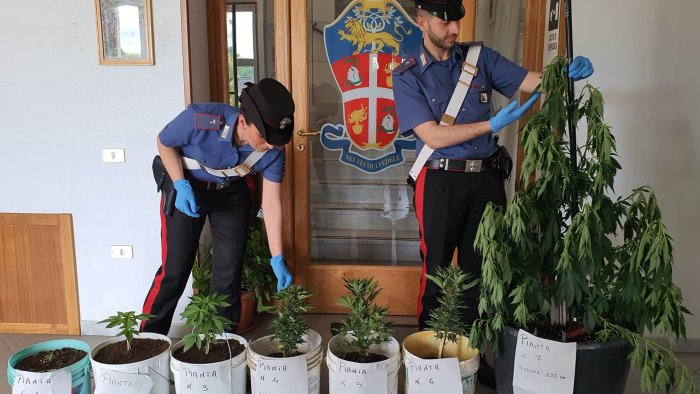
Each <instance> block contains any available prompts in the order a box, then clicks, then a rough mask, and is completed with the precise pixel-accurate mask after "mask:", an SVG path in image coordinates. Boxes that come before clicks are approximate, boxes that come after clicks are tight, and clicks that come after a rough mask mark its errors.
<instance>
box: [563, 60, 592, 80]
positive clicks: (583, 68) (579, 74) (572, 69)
mask: <svg viewBox="0 0 700 394" xmlns="http://www.w3.org/2000/svg"><path fill="white" fill-rule="evenodd" d="M568 69H569V77H570V78H573V79H574V81H580V80H582V79H586V78H588V77H590V76H591V75H593V63H591V61H590V60H588V58H587V57H583V56H576V57H575V58H574V60H573V61H572V62H571V64H570V65H569V66H568Z"/></svg>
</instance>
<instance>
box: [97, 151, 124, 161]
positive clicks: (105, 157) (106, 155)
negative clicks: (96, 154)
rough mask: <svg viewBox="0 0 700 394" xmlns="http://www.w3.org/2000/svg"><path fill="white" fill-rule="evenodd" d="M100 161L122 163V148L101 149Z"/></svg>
mask: <svg viewBox="0 0 700 394" xmlns="http://www.w3.org/2000/svg"><path fill="white" fill-rule="evenodd" d="M102 161H103V162H105V163H124V162H125V161H126V160H125V155H124V148H109V149H102Z"/></svg>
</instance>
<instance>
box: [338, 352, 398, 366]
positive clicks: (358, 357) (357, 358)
mask: <svg viewBox="0 0 700 394" xmlns="http://www.w3.org/2000/svg"><path fill="white" fill-rule="evenodd" d="M387 358H388V357H387V356H385V355H383V354H377V353H369V354H368V355H367V357H366V358H365V359H363V358H362V354H360V353H359V352H350V353H345V355H343V357H342V359H343V360H345V361H352V362H354V363H362V364H368V363H376V362H379V361H384V360H386V359H387Z"/></svg>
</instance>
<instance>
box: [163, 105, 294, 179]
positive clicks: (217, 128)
mask: <svg viewBox="0 0 700 394" xmlns="http://www.w3.org/2000/svg"><path fill="white" fill-rule="evenodd" d="M237 119H238V109H237V108H236V107H232V106H230V105H226V104H221V103H206V104H190V105H188V106H187V109H186V110H184V111H182V112H181V113H180V114H179V115H178V116H177V117H176V118H175V119H173V120H172V121H171V122H170V123H168V124H167V125H166V126H165V128H163V130H162V131H161V132H160V134H159V138H160V143H161V144H163V145H165V146H168V147H171V148H177V149H178V150H179V151H180V155H182V156H185V157H189V158H191V159H194V160H197V161H198V162H200V163H201V164H203V165H205V166H207V167H209V168H214V169H217V170H221V169H226V168H233V167H235V166H237V165H238V164H241V163H243V162H244V161H245V159H246V157H248V155H250V154H251V153H252V152H253V147H251V146H250V145H248V144H246V145H243V146H236V143H235V140H234V138H233V134H234V131H235V126H236V120H237ZM226 125H228V126H229V128H228V129H226V128H225V126H226ZM252 170H253V172H261V171H262V173H263V177H264V178H265V179H267V180H269V181H272V182H277V183H279V182H282V179H283V178H284V150H283V149H282V148H277V147H275V148H274V149H271V150H269V151H267V152H266V153H265V155H264V156H263V157H262V158H261V159H260V160H258V162H257V163H255V165H254V166H253V168H252ZM185 173H186V175H187V177H193V178H195V179H198V180H200V181H205V182H223V181H225V179H224V178H220V177H217V176H214V175H211V174H209V173H207V172H205V171H204V170H187V169H186V170H185Z"/></svg>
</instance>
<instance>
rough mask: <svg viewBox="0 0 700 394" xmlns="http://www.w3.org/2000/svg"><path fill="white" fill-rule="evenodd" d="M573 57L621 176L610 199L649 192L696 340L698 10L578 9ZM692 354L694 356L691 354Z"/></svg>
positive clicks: (599, 5) (643, 6)
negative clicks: (590, 67) (584, 63)
mask: <svg viewBox="0 0 700 394" xmlns="http://www.w3.org/2000/svg"><path fill="white" fill-rule="evenodd" d="M572 4H573V17H574V19H573V23H574V26H573V32H574V53H575V54H582V55H585V56H588V57H590V59H591V60H592V62H593V64H594V66H595V69H596V71H595V74H594V75H593V77H591V79H590V80H589V81H590V83H592V84H594V85H595V86H598V87H600V88H601V89H602V92H603V95H604V97H605V100H606V107H605V108H606V110H605V111H606V112H605V113H606V121H607V122H608V124H610V125H611V126H612V127H613V133H614V134H615V136H616V138H617V148H618V154H619V155H620V156H621V157H620V164H621V165H622V171H621V172H620V173H619V175H618V176H617V178H616V191H617V193H618V194H622V195H627V194H628V193H629V192H630V191H631V190H632V188H634V187H637V186H640V185H645V184H646V185H650V186H652V187H653V188H654V189H655V190H656V193H657V195H658V198H659V204H660V206H661V208H662V213H663V215H664V220H665V223H666V225H667V226H668V230H669V232H670V233H671V236H672V237H673V238H674V239H675V242H674V248H675V260H676V269H675V272H674V279H675V281H676V283H677V284H678V285H679V286H680V287H681V289H682V290H683V295H684V298H685V304H686V306H687V307H688V308H689V309H690V310H691V312H693V313H695V316H688V317H687V329H688V339H693V340H694V341H693V342H695V343H696V344H697V340H698V339H700V287H698V285H697V283H698V278H700V266H699V265H698V264H697V261H698V256H700V242H698V231H697V226H698V223H700V210H699V209H698V201H699V198H698V194H699V193H700V182H699V180H700V154H699V153H698V148H700V105H698V103H699V101H698V96H697V95H698V92H700V53H699V52H698V50H697V37H700V24H698V23H697V16H698V15H700V2H698V1H697V0H675V1H655V0H616V1H608V0H585V1H583V0H580V1H574V2H573V3H572ZM695 350H697V348H696V349H695Z"/></svg>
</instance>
